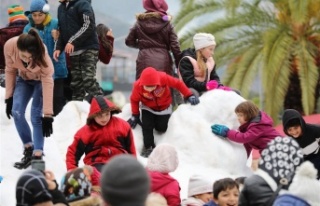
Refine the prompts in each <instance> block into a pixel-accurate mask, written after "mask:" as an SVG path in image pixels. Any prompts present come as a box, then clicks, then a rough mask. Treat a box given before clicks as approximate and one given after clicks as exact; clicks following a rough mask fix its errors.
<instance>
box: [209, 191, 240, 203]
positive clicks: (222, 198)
mask: <svg viewBox="0 0 320 206" xmlns="http://www.w3.org/2000/svg"><path fill="white" fill-rule="evenodd" d="M238 199H239V190H238V188H237V187H234V188H232V189H229V188H228V189H226V190H223V191H221V192H220V193H219V195H218V198H217V199H216V198H214V202H215V203H216V204H217V205H219V206H238Z"/></svg>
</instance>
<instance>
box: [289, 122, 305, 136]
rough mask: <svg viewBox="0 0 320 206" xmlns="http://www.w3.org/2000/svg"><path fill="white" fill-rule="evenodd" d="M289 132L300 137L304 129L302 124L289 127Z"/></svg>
mask: <svg viewBox="0 0 320 206" xmlns="http://www.w3.org/2000/svg"><path fill="white" fill-rule="evenodd" d="M287 132H288V134H289V135H290V136H291V137H293V138H298V137H300V136H301V135H302V129H301V126H300V125H297V126H293V127H289V128H288V129H287Z"/></svg>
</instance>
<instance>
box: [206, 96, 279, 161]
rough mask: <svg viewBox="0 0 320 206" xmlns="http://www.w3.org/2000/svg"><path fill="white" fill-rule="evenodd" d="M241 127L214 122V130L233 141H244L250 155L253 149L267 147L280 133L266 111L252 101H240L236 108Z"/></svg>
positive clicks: (215, 132)
mask: <svg viewBox="0 0 320 206" xmlns="http://www.w3.org/2000/svg"><path fill="white" fill-rule="evenodd" d="M235 113H236V114H237V117H238V121H239V123H240V127H239V129H238V130H232V129H229V128H228V127H226V126H225V125H220V124H214V125H212V126H211V129H212V132H213V133H214V134H216V135H219V136H222V137H224V138H228V139H229V140H231V141H234V142H238V143H242V144H243V145H244V147H245V149H246V151H247V156H248V157H249V155H250V153H251V150H252V149H257V150H259V152H260V153H261V151H262V150H263V149H264V148H266V147H267V144H268V142H270V141H271V140H273V139H274V138H275V137H277V136H280V134H279V133H278V132H277V131H276V130H275V129H274V128H273V121H272V119H271V117H269V116H268V115H267V114H266V113H265V112H263V111H260V110H259V108H258V107H257V106H256V105H255V104H254V103H253V102H251V101H245V102H242V103H240V104H239V105H238V106H237V107H236V108H235Z"/></svg>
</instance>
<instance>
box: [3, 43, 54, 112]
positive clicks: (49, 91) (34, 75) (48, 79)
mask: <svg viewBox="0 0 320 206" xmlns="http://www.w3.org/2000/svg"><path fill="white" fill-rule="evenodd" d="M18 38H19V37H13V38H11V39H9V40H8V41H7V42H6V44H5V45H4V56H5V61H6V68H5V78H6V95H5V98H6V99H8V98H10V97H12V96H13V92H14V88H15V84H16V76H17V73H18V74H19V76H20V77H22V78H23V79H24V80H39V81H41V83H42V95H43V114H44V115H52V114H53V109H52V103H53V72H54V67H53V64H52V61H51V59H50V56H49V54H48V52H47V49H46V53H45V61H46V62H47V64H48V67H39V66H36V67H35V68H33V69H31V68H30V65H29V66H28V67H27V68H25V67H24V66H23V64H22V61H21V59H20V57H19V52H18V47H17V41H18ZM45 48H46V47H45ZM31 61H32V60H31Z"/></svg>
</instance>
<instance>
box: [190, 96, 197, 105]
mask: <svg viewBox="0 0 320 206" xmlns="http://www.w3.org/2000/svg"><path fill="white" fill-rule="evenodd" d="M188 102H189V103H190V104H191V105H197V104H199V102H200V101H199V98H198V97H197V96H195V95H191V96H190V97H189V98H188Z"/></svg>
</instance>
